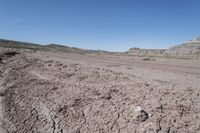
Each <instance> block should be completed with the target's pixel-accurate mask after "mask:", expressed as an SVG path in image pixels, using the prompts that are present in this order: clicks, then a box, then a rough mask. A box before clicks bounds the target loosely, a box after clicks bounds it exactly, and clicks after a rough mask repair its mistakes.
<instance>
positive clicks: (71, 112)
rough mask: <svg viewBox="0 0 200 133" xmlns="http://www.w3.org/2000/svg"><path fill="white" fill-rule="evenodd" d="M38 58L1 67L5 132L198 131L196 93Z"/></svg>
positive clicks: (23, 56)
mask: <svg viewBox="0 0 200 133" xmlns="http://www.w3.org/2000/svg"><path fill="white" fill-rule="evenodd" d="M39 54H40V53H37V54H26V53H22V54H17V55H15V56H13V57H12V58H7V59H6V63H4V64H1V65H0V70H1V72H0V78H1V80H0V81H1V84H0V87H1V94H2V95H0V97H2V104H3V111H2V114H3V119H1V121H2V127H3V128H2V130H3V129H4V130H5V132H9V133H12V132H16V133H22V132H26V133H29V132H34V133H82V132H83V133H88V132H97V133H111V132H112V133H113V132H117V133H126V132H136V133H147V132H148V133H151V132H152V133H154V132H158V133H162V132H164V133H174V132H182V133H184V132H185V133H186V132H198V131H199V130H200V126H199V122H200V121H199V117H200V115H199V114H200V111H199V110H200V106H199V102H200V101H199V90H198V89H196V88H187V87H185V88H180V87H178V86H176V85H174V84H171V83H167V82H161V81H149V82H146V81H145V80H144V79H142V78H140V77H136V76H134V75H130V74H126V73H122V72H118V71H113V70H110V69H108V68H104V67H98V66H96V67H94V66H92V65H91V64H90V65H83V64H82V63H81V61H82V60H83V59H84V58H82V59H81V61H80V60H79V61H78V60H77V59H73V62H70V61H68V62H67V61H66V62H61V61H60V59H61V57H59V56H57V57H56V60H54V59H51V58H47V57H46V55H47V54H46V55H45V54H44V55H42V56H40V57H41V58H39V57H38V55H39ZM11 55H13V54H11ZM55 56H56V55H55ZM81 56H83V55H81ZM65 57H66V58H69V55H66V56H65Z"/></svg>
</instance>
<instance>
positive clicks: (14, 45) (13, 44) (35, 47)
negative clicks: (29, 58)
mask: <svg viewBox="0 0 200 133" xmlns="http://www.w3.org/2000/svg"><path fill="white" fill-rule="evenodd" d="M0 47H3V48H9V49H16V50H26V51H27V50H29V51H52V52H55V51H59V52H75V53H113V52H107V51H103V50H87V49H81V48H76V47H69V46H64V45H58V44H49V45H39V44H34V43H29V42H21V41H13V40H6V39H0Z"/></svg>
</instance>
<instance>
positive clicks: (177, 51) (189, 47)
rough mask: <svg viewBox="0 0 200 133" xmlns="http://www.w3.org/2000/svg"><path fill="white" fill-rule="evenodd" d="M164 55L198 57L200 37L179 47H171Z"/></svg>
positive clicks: (199, 53)
mask: <svg viewBox="0 0 200 133" xmlns="http://www.w3.org/2000/svg"><path fill="white" fill-rule="evenodd" d="M165 53H166V54H174V55H200V36H199V37H198V38H195V39H193V40H190V41H188V42H185V43H183V44H181V45H177V46H174V47H171V48H169V49H168V50H167V51H166V52H165Z"/></svg>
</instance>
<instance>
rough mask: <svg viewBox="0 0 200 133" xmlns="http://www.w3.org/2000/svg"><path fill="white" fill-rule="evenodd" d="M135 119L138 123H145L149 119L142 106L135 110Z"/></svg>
mask: <svg viewBox="0 0 200 133" xmlns="http://www.w3.org/2000/svg"><path fill="white" fill-rule="evenodd" d="M134 117H135V120H136V121H138V122H144V121H146V120H147V119H148V118H149V115H148V113H147V112H145V111H144V110H143V109H142V108H141V107H140V106H136V107H135V108H134Z"/></svg>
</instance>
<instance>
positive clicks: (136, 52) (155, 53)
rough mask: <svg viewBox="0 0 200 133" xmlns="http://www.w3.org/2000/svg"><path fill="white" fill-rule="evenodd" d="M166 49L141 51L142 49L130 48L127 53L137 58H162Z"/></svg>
mask: <svg viewBox="0 0 200 133" xmlns="http://www.w3.org/2000/svg"><path fill="white" fill-rule="evenodd" d="M165 51H166V49H140V48H135V47H134V48H130V49H129V50H128V51H127V52H125V53H126V54H128V55H135V56H162V55H163V53H164V52H165Z"/></svg>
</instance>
